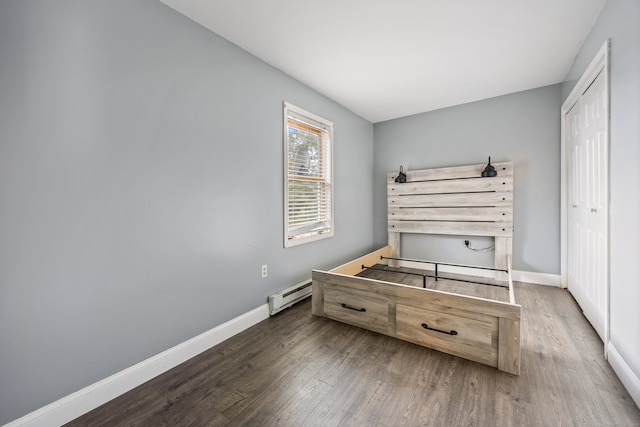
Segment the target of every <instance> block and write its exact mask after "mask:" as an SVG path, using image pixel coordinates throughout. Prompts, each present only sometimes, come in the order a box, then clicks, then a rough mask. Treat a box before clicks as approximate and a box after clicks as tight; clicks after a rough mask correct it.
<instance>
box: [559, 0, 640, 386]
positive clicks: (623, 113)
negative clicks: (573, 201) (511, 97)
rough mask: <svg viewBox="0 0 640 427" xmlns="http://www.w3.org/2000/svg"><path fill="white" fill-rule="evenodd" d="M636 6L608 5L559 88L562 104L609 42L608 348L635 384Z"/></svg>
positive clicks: (639, 197) (627, 1)
mask: <svg viewBox="0 0 640 427" xmlns="http://www.w3.org/2000/svg"><path fill="white" fill-rule="evenodd" d="M639 23H640V2H639V1H637V0H609V1H608V2H607V3H606V5H605V7H604V9H603V10H602V12H601V13H600V16H599V18H598V20H597V22H596V23H595V25H594V27H593V29H592V30H591V33H590V34H589V36H588V38H587V39H586V41H585V43H584V44H583V46H582V49H581V50H580V52H579V53H578V55H577V57H576V59H575V61H574V63H573V66H572V67H571V70H570V71H569V73H568V75H567V79H566V82H565V84H564V85H563V93H564V97H565V98H566V97H567V96H568V95H569V93H570V92H571V90H572V89H573V87H574V86H575V84H576V83H577V81H578V79H579V78H580V76H581V75H582V74H583V73H584V71H585V70H586V68H587V66H588V65H589V63H590V62H591V60H592V59H593V58H594V56H595V55H596V53H597V52H598V50H599V49H600V47H601V46H602V44H603V43H604V42H605V40H607V39H611V50H610V54H611V56H610V70H611V74H610V82H611V96H610V102H611V134H610V156H611V157H610V161H609V165H610V166H609V167H610V173H609V175H610V183H609V188H610V215H611V216H610V225H609V230H610V255H609V259H610V322H611V324H610V326H611V337H610V338H611V344H613V346H615V348H616V350H617V351H618V353H620V355H621V356H622V357H623V358H624V359H625V361H626V363H627V364H628V365H629V366H630V367H631V369H632V370H633V372H634V373H635V375H636V377H638V378H640V333H639V332H638V326H639V325H640V310H638V304H640V279H639V278H638V277H639V276H638V260H640V244H638V242H640V221H639V219H640V167H639V165H640V24H639Z"/></svg>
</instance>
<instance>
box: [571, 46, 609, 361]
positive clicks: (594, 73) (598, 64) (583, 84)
mask: <svg viewBox="0 0 640 427" xmlns="http://www.w3.org/2000/svg"><path fill="white" fill-rule="evenodd" d="M609 49H610V39H607V40H606V41H605V42H604V44H603V45H602V47H601V48H600V50H599V51H598V53H597V54H596V56H595V57H594V58H593V60H592V61H591V63H590V64H589V66H588V67H587V69H586V70H585V72H584V73H583V74H582V77H580V80H578V82H577V83H576V85H575V86H574V88H573V90H571V93H570V94H569V96H568V97H567V99H566V100H565V101H564V102H563V103H562V107H561V109H560V114H561V116H560V134H561V137H560V183H561V186H560V283H561V285H562V287H563V288H568V285H569V283H568V256H569V254H568V250H569V244H568V229H569V227H568V202H569V200H568V190H569V188H568V184H569V181H568V176H567V160H568V153H567V131H568V129H569V127H568V125H567V122H566V119H567V114H568V113H569V111H570V110H571V108H573V106H574V105H576V103H577V102H578V100H579V99H580V97H581V96H582V95H583V94H584V93H585V92H586V91H587V89H589V87H590V86H591V84H592V83H593V82H594V81H595V79H596V78H597V77H598V75H599V74H600V73H601V72H602V73H604V77H605V87H606V89H605V90H606V95H607V96H606V98H607V99H606V102H607V115H606V127H607V140H606V144H607V158H608V159H609V165H607V175H606V176H607V183H606V187H607V196H608V198H609V199H608V200H607V258H608V259H607V272H606V277H607V289H606V298H607V301H606V304H605V306H606V314H605V327H604V354H605V358H606V357H607V344H608V342H609V326H610V313H609V311H610V310H609V301H610V298H609V293H610V280H611V279H610V268H609V265H610V261H611V248H610V237H609V236H610V230H611V221H610V216H609V202H610V197H611V192H610V184H609V183H610V181H611V179H610V175H611V171H610V159H611V156H610V151H611V143H610V140H611V101H610V98H611V96H610V88H611V85H610V74H609Z"/></svg>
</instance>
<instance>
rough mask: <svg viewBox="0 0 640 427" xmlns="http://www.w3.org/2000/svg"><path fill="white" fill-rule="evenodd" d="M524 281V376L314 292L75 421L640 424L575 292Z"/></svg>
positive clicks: (520, 289)
mask: <svg viewBox="0 0 640 427" xmlns="http://www.w3.org/2000/svg"><path fill="white" fill-rule="evenodd" d="M515 285H516V289H515V291H516V297H517V300H518V301H519V302H520V303H521V304H522V307H523V310H524V312H525V316H524V317H523V320H522V330H523V336H522V337H523V338H522V344H523V345H522V372H521V375H520V376H514V375H509V374H506V373H504V372H501V371H498V370H496V369H494V368H490V367H488V366H485V365H482V364H479V363H475V362H471V361H467V360H464V359H461V358H458V357H455V356H451V355H448V354H445V353H441V352H439V351H436V350H431V349H428V348H425V347H421V346H418V345H415V344H411V343H408V342H405V341H401V340H398V339H394V338H390V337H388V336H385V335H381V334H376V333H373V332H369V331H366V330H363V329H361V328H356V327H353V326H350V325H347V324H344V323H340V322H334V321H332V320H329V319H325V318H321V317H317V316H313V315H311V314H310V304H311V302H310V301H309V300H305V301H303V302H301V303H299V304H297V305H295V306H293V307H292V308H290V309H287V310H284V311H282V312H281V313H278V314H277V315H275V316H273V317H270V318H269V319H267V320H265V321H264V322H261V323H259V324H257V325H255V326H254V327H252V328H249V329H247V330H246V331H244V332H242V333H240V334H238V335H236V336H234V337H232V338H230V339H228V340H227V341H225V342H223V343H221V344H219V345H217V346H215V347H213V348H212V349H210V350H208V351H206V352H204V353H202V354H201V355H199V356H197V357H195V358H193V359H191V360H189V361H187V362H186V363H184V364H182V365H180V366H178V367H176V368H174V369H172V370H171V371H169V372H167V373H165V374H163V375H161V376H159V377H157V378H155V379H153V380H151V381H149V382H148V383H146V384H143V385H141V386H140V387H138V388H136V389H134V390H132V391H131V392H129V393H126V394H124V395H122V396H120V397H118V398H116V399H114V400H113V401H111V402H109V403H107V404H106V405H104V406H101V407H100V408H97V409H95V410H94V411H92V412H90V413H88V414H86V415H84V416H83V417H80V418H78V419H77V420H75V421H73V422H71V423H69V424H68V426H69V427H79V426H82V427H84V426H134V425H135V426H178V427H182V426H241V425H243V426H244V425H247V426H258V425H261V426H268V427H271V426H286V427H289V426H296V427H298V426H304V427H306V426H314V427H315V426H322V427H335V426H378V427H391V426H394V427H396V426H397V427H403V426H418V425H420V426H478V427H484V426H504V427H507V426H532V427H547V426H638V425H640V410H639V409H638V408H637V407H636V406H635V404H634V403H633V401H632V400H631V397H630V396H629V394H628V393H627V392H626V391H625V389H624V387H623V386H622V384H621V383H620V381H619V380H618V378H617V377H616V376H615V374H614V373H613V371H612V369H611V367H610V366H609V365H608V364H607V362H606V360H605V359H604V357H603V355H602V342H601V341H600V339H599V338H598V336H597V334H596V333H595V331H594V330H593V328H591V326H590V325H589V323H588V322H587V321H586V320H585V319H584V317H583V316H582V314H581V311H580V308H579V307H578V305H577V304H576V303H575V301H574V300H573V299H572V298H571V295H570V294H569V293H568V292H567V291H566V290H563V289H559V288H554V287H549V286H537V285H528V284H521V283H516V284H515Z"/></svg>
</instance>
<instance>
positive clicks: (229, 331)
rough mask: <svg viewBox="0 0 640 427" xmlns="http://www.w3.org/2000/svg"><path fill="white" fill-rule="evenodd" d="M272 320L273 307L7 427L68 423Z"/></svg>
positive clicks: (251, 313) (247, 315) (257, 310)
mask: <svg viewBox="0 0 640 427" xmlns="http://www.w3.org/2000/svg"><path fill="white" fill-rule="evenodd" d="M268 317H269V305H268V304H264V305H262V306H260V307H257V308H255V309H253V310H251V311H249V312H247V313H244V314H242V315H240V316H238V317H236V318H235V319H231V320H229V321H228V322H226V323H223V324H222V325H220V326H217V327H215V328H213V329H211V330H209V331H207V332H204V333H202V334H200V335H198V336H196V337H194V338H191V339H189V340H187V341H185V342H182V343H180V344H178V345H176V346H174V347H171V348H169V349H167V350H165V351H163V352H162V353H159V354H157V355H155V356H152V357H150V358H148V359H146V360H143V361H142V362H140V363H137V364H135V365H133V366H131V367H129V368H127V369H125V370H123V371H120V372H118V373H116V374H114V375H111V376H110V377H107V378H105V379H103V380H101V381H98V382H97V383H95V384H92V385H90V386H88V387H85V388H83V389H82V390H79V391H77V392H75V393H72V394H70V395H68V396H66V397H63V398H62V399H60V400H57V401H55V402H53V403H51V404H49V405H47V406H44V407H42V408H40V409H38V410H36V411H34V412H31V413H29V414H27V415H25V416H23V417H21V418H18V419H17V420H14V421H12V422H10V423H9V424H5V426H4V427H18V426H20V427H22V426H28V427H45V426H53V425H62V424H65V423H68V422H69V421H72V420H74V419H76V418H78V417H79V416H81V415H83V414H86V413H87V412H89V411H91V410H93V409H95V408H97V407H99V406H101V405H103V404H105V403H107V402H108V401H110V400H112V399H114V398H116V397H118V396H120V395H121V394H124V393H126V392H127V391H129V390H132V389H134V388H135V387H137V386H139V385H141V384H144V383H145V382H147V381H149V380H150V379H152V378H155V377H157V376H158V375H160V374H162V373H164V372H166V371H168V370H169V369H171V368H174V367H176V366H178V365H179V364H181V363H183V362H186V361H187V360H189V359H191V358H192V357H194V356H197V355H198V354H200V353H202V352H203V351H205V350H208V349H210V348H211V347H213V346H215V345H217V344H220V343H221V342H222V341H225V340H226V339H228V338H231V337H232V336H234V335H236V334H238V333H240V332H242V331H244V330H245V329H248V328H250V327H251V326H253V325H255V324H256V323H259V322H261V321H263V320H265V319H267V318H268Z"/></svg>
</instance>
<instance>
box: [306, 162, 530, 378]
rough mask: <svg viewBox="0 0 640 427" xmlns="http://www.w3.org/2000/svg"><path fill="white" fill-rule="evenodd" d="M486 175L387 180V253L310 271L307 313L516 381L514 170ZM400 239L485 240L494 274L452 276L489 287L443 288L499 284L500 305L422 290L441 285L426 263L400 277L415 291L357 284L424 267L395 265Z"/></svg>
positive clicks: (469, 171) (460, 170) (465, 169)
mask: <svg viewBox="0 0 640 427" xmlns="http://www.w3.org/2000/svg"><path fill="white" fill-rule="evenodd" d="M485 166H486V165H484V164H480V165H472V166H461V167H451V168H440V169H428V170H417V171H408V172H406V178H407V179H406V182H405V183H396V182H395V181H396V177H397V176H398V172H394V173H389V174H388V176H387V196H388V209H387V211H388V232H389V242H388V245H387V246H385V247H383V248H380V249H378V250H377V251H374V252H371V253H369V254H367V255H365V256H363V257H360V258H358V259H356V260H353V261H351V262H348V263H346V264H344V265H341V266H339V267H336V268H334V269H332V270H330V271H319V270H314V271H313V272H312V282H313V284H312V287H313V291H312V313H313V314H314V315H317V316H324V317H328V318H331V319H334V320H338V321H341V322H344V323H348V324H351V325H354V326H358V327H362V328H365V329H368V330H371V331H375V332H379V333H381V334H385V335H389V336H392V337H395V338H399V339H403V340H406V341H410V342H413V343H416V344H419V345H423V346H425V347H429V348H432V349H435V350H439V351H442V352H445V353H449V354H452V355H456V356H459V357H462V358H465V359H468V360H472V361H475V362H479V363H483V364H485V365H489V366H493V367H496V368H498V369H499V370H501V371H505V372H509V373H511V374H515V375H519V374H520V324H521V322H520V319H521V312H522V310H521V307H520V305H518V304H516V302H515V297H514V292H513V283H512V280H511V254H512V236H513V164H512V163H510V162H504V163H495V164H494V165H493V166H494V167H495V169H496V170H497V172H498V175H497V176H496V177H485V178H482V177H481V173H482V171H483V169H484V168H485ZM401 233H426V234H448V235H460V236H493V237H494V238H495V266H494V267H495V268H493V269H487V268H485V267H472V266H457V267H464V268H463V270H464V271H474V270H476V269H478V270H482V271H486V270H492V271H493V272H494V273H492V275H493V276H494V277H492V278H491V279H487V280H488V282H487V283H483V282H482V281H478V279H477V278H476V277H466V276H465V278H463V279H455V278H454V279H452V280H460V281H463V282H464V281H466V280H469V281H471V282H473V283H478V285H474V286H482V285H483V284H487V285H489V284H491V285H492V286H495V284H496V283H502V284H503V286H504V287H505V288H506V289H507V290H508V294H507V295H508V296H507V297H506V300H502V301H500V300H495V299H490V298H481V297H478V296H470V295H465V294H464V292H459V291H458V292H447V291H443V290H435V289H429V286H427V279H428V280H429V281H431V282H434V281H438V280H440V281H442V279H443V276H442V273H441V272H439V271H438V266H439V265H440V266H441V267H440V268H441V269H443V267H442V264H441V263H435V262H427V264H425V265H427V266H430V267H431V268H427V269H424V272H421V271H418V272H416V271H415V270H412V271H414V272H413V273H401V274H413V275H417V276H419V275H422V276H423V283H424V285H423V286H422V287H421V286H411V285H406V284H401V283H396V282H393V281H385V280H378V279H372V278H367V277H361V276H359V275H362V274H364V273H365V272H366V271H368V270H370V269H372V268H376V265H379V264H380V263H381V262H382V263H383V264H385V263H386V265H385V266H384V267H377V268H378V269H381V268H382V269H385V270H392V271H394V270H398V269H400V268H401V267H402V266H403V265H406V264H407V261H410V262H411V265H415V262H416V261H417V262H424V261H420V260H407V259H403V258H401V257H400V240H401ZM445 268H446V265H445ZM404 271H407V270H406V269H405V270H404ZM471 275H472V276H476V274H475V273H471ZM478 275H479V276H482V274H478ZM448 277H449V278H452V277H454V276H448ZM457 277H460V276H457ZM485 277H486V276H485ZM489 280H490V281H489ZM441 283H442V282H441ZM458 289H459V287H458Z"/></svg>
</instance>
